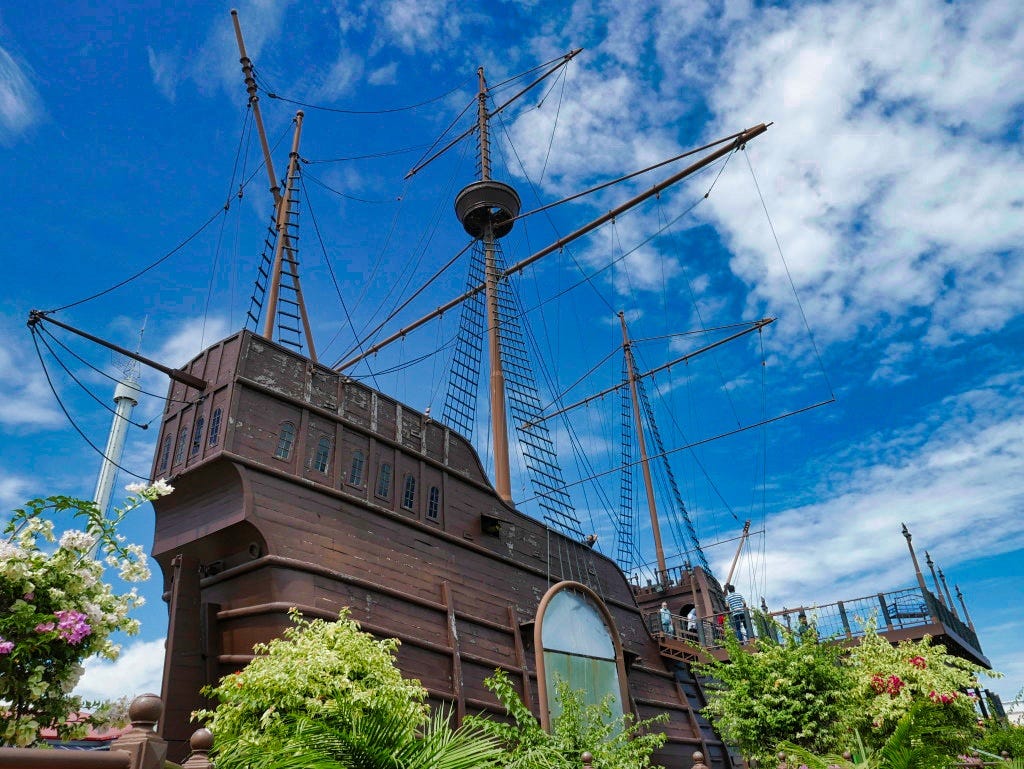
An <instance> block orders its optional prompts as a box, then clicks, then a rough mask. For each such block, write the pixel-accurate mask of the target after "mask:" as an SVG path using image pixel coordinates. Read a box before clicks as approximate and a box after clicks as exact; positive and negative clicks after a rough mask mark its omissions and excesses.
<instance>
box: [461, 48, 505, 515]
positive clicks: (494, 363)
mask: <svg viewBox="0 0 1024 769" xmlns="http://www.w3.org/2000/svg"><path fill="white" fill-rule="evenodd" d="M476 73H477V80H478V86H479V88H478V93H477V142H478V147H479V150H480V181H478V182H474V183H473V184H470V185H469V186H467V187H466V188H464V189H463V190H462V191H461V192H460V193H459V194H458V195H457V196H456V198H455V213H456V215H457V216H458V217H459V221H461V222H462V226H463V228H464V229H465V230H466V232H467V233H469V234H470V235H472V236H473V237H474V238H477V239H479V240H480V242H481V243H482V245H483V249H484V275H485V278H486V279H485V281H484V285H483V291H484V297H485V305H486V313H487V341H488V357H489V359H490V392H491V439H492V441H493V454H494V487H495V489H496V490H497V492H498V496H500V497H501V498H502V499H503V500H504V501H505V502H509V503H511V502H512V478H511V470H510V467H509V453H508V419H507V417H506V415H505V372H504V369H503V368H502V360H501V318H500V308H499V306H498V281H500V280H502V279H503V278H504V277H505V275H504V273H502V272H501V271H500V270H499V269H498V264H497V259H496V257H495V243H496V241H497V239H498V238H502V237H504V236H505V235H508V233H509V232H511V231H512V223H513V221H514V220H515V218H516V217H517V216H518V215H519V208H520V201H519V195H518V194H517V193H516V191H515V190H514V189H513V188H512V187H511V186H509V185H508V184H504V183H503V182H497V181H494V180H493V179H491V148H490V132H489V127H490V126H489V120H490V115H489V114H488V112H487V81H486V80H485V78H484V68H483V67H480V68H479V69H477V72H476Z"/></svg>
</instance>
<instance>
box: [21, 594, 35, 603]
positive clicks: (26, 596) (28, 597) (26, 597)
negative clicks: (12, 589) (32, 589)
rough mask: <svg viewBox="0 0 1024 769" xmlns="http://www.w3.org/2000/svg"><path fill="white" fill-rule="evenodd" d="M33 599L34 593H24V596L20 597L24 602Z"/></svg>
mask: <svg viewBox="0 0 1024 769" xmlns="http://www.w3.org/2000/svg"><path fill="white" fill-rule="evenodd" d="M35 597H36V594H35V593H25V595H23V596H22V598H24V599H25V600H26V601H31V600H32V599H33V598H35Z"/></svg>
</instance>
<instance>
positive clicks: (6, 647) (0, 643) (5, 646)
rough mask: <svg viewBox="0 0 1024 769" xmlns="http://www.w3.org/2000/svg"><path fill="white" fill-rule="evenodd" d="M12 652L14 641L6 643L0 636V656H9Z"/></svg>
mask: <svg viewBox="0 0 1024 769" xmlns="http://www.w3.org/2000/svg"><path fill="white" fill-rule="evenodd" d="M12 651H14V641H7V640H5V639H4V637H3V636H0V654H10V653H11V652H12Z"/></svg>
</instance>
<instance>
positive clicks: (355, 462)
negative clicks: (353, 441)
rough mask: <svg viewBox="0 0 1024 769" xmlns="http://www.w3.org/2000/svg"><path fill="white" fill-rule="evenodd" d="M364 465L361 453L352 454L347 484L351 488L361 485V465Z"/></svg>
mask: <svg viewBox="0 0 1024 769" xmlns="http://www.w3.org/2000/svg"><path fill="white" fill-rule="evenodd" d="M365 463H366V459H365V458H364V457H363V452H361V451H359V450H358V449H357V450H356V451H353V452H352V466H351V467H350V468H349V471H348V482H349V483H350V484H352V485H353V486H362V485H363V465H364V464H365Z"/></svg>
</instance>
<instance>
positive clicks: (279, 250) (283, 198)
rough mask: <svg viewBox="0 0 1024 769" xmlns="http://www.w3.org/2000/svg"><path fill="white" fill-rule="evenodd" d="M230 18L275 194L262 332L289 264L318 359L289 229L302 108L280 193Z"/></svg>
mask: <svg viewBox="0 0 1024 769" xmlns="http://www.w3.org/2000/svg"><path fill="white" fill-rule="evenodd" d="M231 20H232V22H233V23H234V26H235V40H236V41H237V42H238V54H239V57H240V58H239V61H240V63H241V65H242V74H243V75H244V76H245V88H246V91H247V92H248V94H249V107H250V109H252V113H253V122H255V124H256V132H257V133H258V134H259V138H260V147H261V148H262V149H263V165H264V166H265V167H266V169H267V176H268V177H269V179H270V193H271V195H273V197H274V230H275V232H274V234H275V242H274V259H273V266H272V268H271V271H270V276H269V278H268V286H267V287H268V289H269V292H270V293H269V296H268V299H267V306H266V312H265V315H264V318H263V332H262V334H263V336H264V337H265V338H266V339H273V337H274V322H275V321H276V320H277V304H278V297H279V294H280V289H281V275H282V274H283V270H284V265H285V264H287V265H288V273H289V274H290V275H291V278H292V287H293V288H294V291H295V304H296V305H297V306H298V310H299V320H300V321H301V322H302V331H303V336H304V337H305V339H306V347H307V349H308V355H309V358H310V360H312V361H313V362H314V363H316V346H315V344H314V343H313V333H312V330H311V329H310V325H309V314H308V313H307V312H306V302H305V300H304V299H303V297H302V285H301V283H300V282H299V269H298V264H297V262H296V258H297V253H296V249H295V246H294V243H293V242H292V239H291V237H290V234H289V232H288V220H289V217H290V216H291V214H292V203H293V202H294V200H295V197H294V196H295V194H296V189H295V187H296V184H297V180H298V172H299V139H300V138H301V137H302V118H303V114H304V113H303V112H302V110H299V111H298V112H296V113H295V131H294V133H293V135H292V148H291V152H290V153H289V154H288V170H287V172H286V173H285V192H284V194H283V195H282V194H281V187H280V184H279V182H278V180H277V176H276V175H275V173H274V161H273V158H272V157H271V154H270V144H269V142H268V141H267V132H266V129H265V128H264V126H263V114H262V112H261V111H260V97H259V95H258V89H257V86H256V76H255V74H254V70H253V65H252V60H251V59H250V58H249V56H248V54H247V53H246V50H245V40H244V39H243V38H242V26H241V24H240V23H239V21H238V11H236V10H233V9H232V11H231Z"/></svg>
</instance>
